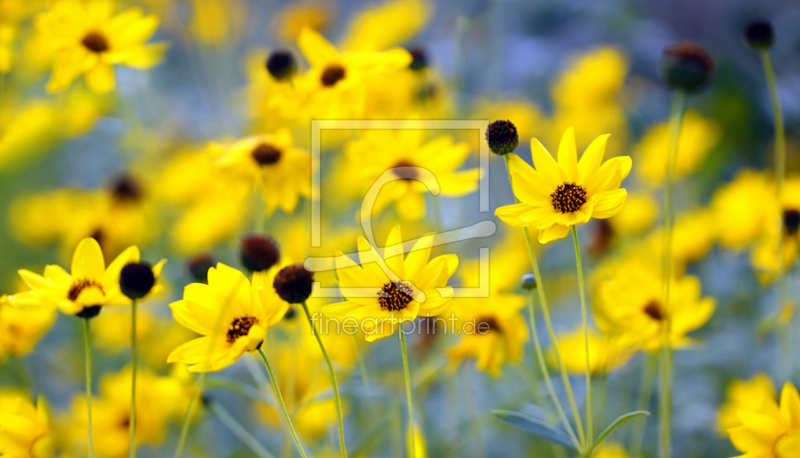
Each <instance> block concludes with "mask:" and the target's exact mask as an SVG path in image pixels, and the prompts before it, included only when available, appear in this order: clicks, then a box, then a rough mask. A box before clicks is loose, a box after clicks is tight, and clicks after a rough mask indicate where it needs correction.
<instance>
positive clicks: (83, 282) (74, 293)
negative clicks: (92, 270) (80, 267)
mask: <svg viewBox="0 0 800 458" xmlns="http://www.w3.org/2000/svg"><path fill="white" fill-rule="evenodd" d="M86 288H97V289H99V290H100V292H101V293H103V294H105V293H106V292H105V290H104V289H103V286H102V285H101V284H100V283H98V282H97V281H95V280H93V279H91V278H80V279H78V280H75V281H73V282H72V285H70V287H69V291H67V299H69V300H71V301H76V300H78V296H80V295H81V291H83V290H84V289H86Z"/></svg>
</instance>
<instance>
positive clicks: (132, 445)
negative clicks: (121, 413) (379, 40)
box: [128, 300, 139, 458]
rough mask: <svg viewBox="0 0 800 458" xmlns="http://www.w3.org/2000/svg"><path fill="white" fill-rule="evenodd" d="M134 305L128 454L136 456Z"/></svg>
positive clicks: (134, 306)
mask: <svg viewBox="0 0 800 458" xmlns="http://www.w3.org/2000/svg"><path fill="white" fill-rule="evenodd" d="M136 306H137V301H136V300H134V301H133V302H132V303H131V417H130V444H129V445H128V456H129V457H131V458H135V457H136V366H137V365H138V358H139V356H138V349H137V346H136Z"/></svg>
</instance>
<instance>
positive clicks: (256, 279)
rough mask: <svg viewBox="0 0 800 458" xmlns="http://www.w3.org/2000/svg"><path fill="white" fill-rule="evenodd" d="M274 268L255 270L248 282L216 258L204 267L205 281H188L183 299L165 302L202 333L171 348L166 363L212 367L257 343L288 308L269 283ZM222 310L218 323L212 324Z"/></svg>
mask: <svg viewBox="0 0 800 458" xmlns="http://www.w3.org/2000/svg"><path fill="white" fill-rule="evenodd" d="M275 273H276V271H275V268H273V269H272V271H271V272H269V273H267V272H256V273H254V274H253V283H252V285H251V283H250V281H249V280H248V279H247V277H245V276H244V274H242V273H241V272H239V271H238V270H236V269H234V268H233V267H228V266H226V265H225V264H222V263H218V264H217V267H216V268H213V267H212V268H211V269H209V270H208V284H205V283H192V284H190V285H188V286H186V288H185V289H184V290H183V300H180V301H177V302H173V303H171V304H170V305H169V306H170V308H171V309H172V315H173V317H174V318H175V320H176V321H178V323H180V324H182V325H183V326H185V327H187V328H189V329H191V330H192V331H194V332H196V333H198V334H202V335H203V337H200V338H197V339H194V340H190V341H189V342H186V343H185V344H183V345H181V346H180V347H178V348H176V349H175V350H173V351H172V353H170V355H169V358H168V362H170V363H182V364H187V365H188V368H187V369H188V370H189V372H216V371H218V370H220V369H224V368H226V367H228V366H230V365H231V364H233V363H235V362H236V361H237V360H238V359H239V358H241V357H242V355H244V354H245V353H246V352H252V351H255V350H257V349H258V348H259V347H261V344H262V343H264V339H265V338H266V337H267V330H268V329H269V328H270V327H272V326H274V325H276V324H277V323H278V322H279V321H280V320H281V318H283V316H284V315H285V314H286V311H287V310H288V309H289V304H288V303H286V302H284V301H283V300H281V299H280V298H279V297H278V295H277V293H276V292H275V289H274V288H273V287H272V279H273V277H274V275H275ZM220 313H222V314H223V315H222V319H221V321H219V323H220V326H221V327H220V328H219V329H215V328H214V327H215V325H216V323H217V321H218V316H219V314H220Z"/></svg>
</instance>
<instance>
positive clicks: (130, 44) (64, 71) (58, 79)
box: [36, 0, 167, 93]
mask: <svg viewBox="0 0 800 458" xmlns="http://www.w3.org/2000/svg"><path fill="white" fill-rule="evenodd" d="M36 28H37V30H38V31H39V33H40V34H42V35H44V36H45V39H46V41H48V42H49V43H50V45H51V46H52V47H53V49H54V50H55V57H54V60H53V73H52V75H51V78H50V81H49V82H48V83H47V90H48V91H50V92H57V91H61V90H64V89H66V88H67V87H69V86H70V85H71V84H72V82H73V81H75V79H76V78H78V77H79V76H84V77H85V78H86V83H87V85H88V86H89V88H91V89H92V90H93V91H94V92H98V93H103V92H109V91H111V90H113V89H114V88H115V87H116V79H115V78H114V66H115V65H125V66H128V67H134V68H150V67H153V66H154V65H156V64H158V63H159V62H160V61H161V59H162V57H163V54H164V51H165V50H166V49H167V46H166V44H165V43H156V44H146V43H145V42H146V41H147V40H148V39H149V38H150V37H151V36H152V35H153V34H154V33H155V31H156V29H157V28H158V18H157V17H156V16H152V15H151V16H145V15H144V13H143V12H142V10H141V9H139V8H130V9H127V10H125V11H122V12H119V13H117V14H114V3H113V2H112V1H110V0H93V1H90V2H87V3H84V2H79V1H77V0H60V1H58V2H56V3H55V4H53V5H52V7H51V8H50V9H49V10H48V11H46V12H43V13H40V14H39V16H37V18H36Z"/></svg>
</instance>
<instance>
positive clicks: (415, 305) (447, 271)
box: [322, 226, 458, 342]
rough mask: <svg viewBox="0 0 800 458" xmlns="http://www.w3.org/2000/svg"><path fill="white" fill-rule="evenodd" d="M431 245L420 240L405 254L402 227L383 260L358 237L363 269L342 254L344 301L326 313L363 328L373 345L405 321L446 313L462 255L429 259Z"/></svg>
mask: <svg viewBox="0 0 800 458" xmlns="http://www.w3.org/2000/svg"><path fill="white" fill-rule="evenodd" d="M432 243H433V235H428V236H425V237H422V238H420V239H419V240H417V242H416V243H415V244H414V247H413V248H412V249H411V251H410V252H409V253H408V256H404V255H403V239H402V235H401V233H400V226H396V227H395V228H394V229H393V230H392V232H391V233H390V234H389V237H388V239H387V241H386V247H385V248H384V250H383V256H381V255H380V254H378V252H377V251H376V250H375V248H373V247H372V246H370V244H369V242H367V240H366V239H365V238H363V237H359V238H358V257H359V261H360V265H359V264H356V263H355V262H354V261H353V260H352V259H350V258H349V257H347V256H345V255H344V254H342V253H341V252H340V253H339V255H338V256H337V257H336V273H337V274H338V276H339V288H340V290H341V293H342V295H343V296H344V297H345V299H346V301H345V302H341V303H337V304H331V305H327V306H325V307H323V308H322V312H323V313H324V314H325V315H327V316H330V317H332V318H335V319H338V320H340V321H344V324H345V325H346V326H348V325H349V326H353V325H357V326H359V328H360V329H361V330H362V331H364V333H365V338H366V340H367V341H369V342H372V341H374V340H376V339H380V338H382V337H387V336H390V335H392V334H393V333H394V331H395V330H396V328H397V326H398V325H400V324H402V323H403V322H405V321H412V320H414V319H416V318H417V317H418V316H433V315H437V314H439V313H440V312H442V311H444V310H445V309H446V308H447V306H448V305H449V304H450V299H451V298H452V296H453V288H452V287H450V286H447V281H448V280H449V279H450V277H451V276H453V274H454V273H455V270H456V268H457V267H458V256H456V255H454V254H446V255H442V256H437V257H435V258H433V259H429V258H430V254H431V248H432ZM383 266H385V267H386V268H387V269H386V270H384V269H383V268H382V267H383Z"/></svg>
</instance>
